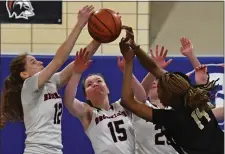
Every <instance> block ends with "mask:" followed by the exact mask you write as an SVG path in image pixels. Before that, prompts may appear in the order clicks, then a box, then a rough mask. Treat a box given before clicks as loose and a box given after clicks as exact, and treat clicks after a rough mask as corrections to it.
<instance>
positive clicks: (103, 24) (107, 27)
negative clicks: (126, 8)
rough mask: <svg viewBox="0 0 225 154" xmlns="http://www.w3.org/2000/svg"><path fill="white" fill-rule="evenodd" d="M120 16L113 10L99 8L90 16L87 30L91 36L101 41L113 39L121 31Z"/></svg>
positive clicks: (107, 41)
mask: <svg viewBox="0 0 225 154" xmlns="http://www.w3.org/2000/svg"><path fill="white" fill-rule="evenodd" d="M121 27H122V22H121V19H120V16H119V15H118V14H117V13H116V12H115V11H113V10H110V9H100V10H98V11H96V12H95V13H94V14H93V15H91V16H90V18H89V20H88V32H89V34H90V35H91V37H92V38H93V39H94V40H96V41H98V42H101V43H110V42H113V41H115V40H116V39H117V38H118V37H119V35H120V33H121Z"/></svg>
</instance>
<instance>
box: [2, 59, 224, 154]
mask: <svg viewBox="0 0 225 154" xmlns="http://www.w3.org/2000/svg"><path fill="white" fill-rule="evenodd" d="M13 57H14V56H12V55H10V56H9V55H2V56H1V80H0V81H1V82H0V85H1V87H2V85H3V82H4V79H5V77H6V76H7V75H8V74H9V63H10V61H11V59H12V58H13ZM36 57H37V59H38V60H41V61H43V63H44V65H46V64H48V63H49V62H50V60H51V59H52V56H36ZM172 58H173V59H174V60H173V62H172V63H171V64H170V65H169V66H168V68H167V70H168V71H181V72H184V73H187V72H189V71H191V70H193V68H192V66H191V64H190V62H189V61H188V60H187V59H186V58H183V57H175V58H174V57H172ZM73 59H74V57H70V59H69V60H68V61H67V62H66V64H65V65H64V66H63V67H65V66H66V65H67V64H68V63H69V62H71V61H72V60H73ZM199 59H200V61H201V63H203V64H217V63H224V61H223V57H210V58H207V57H199ZM93 60H94V62H93V64H92V65H91V67H90V68H89V69H88V70H87V71H86V72H85V73H84V74H83V76H86V75H87V74H89V73H102V74H103V75H104V76H105V78H106V81H107V83H108V86H109V88H110V93H111V94H110V101H111V102H114V101H116V100H118V99H119V98H120V93H121V88H122V73H121V72H120V71H119V69H118V66H117V59H116V57H113V56H95V57H93ZM223 69H224V68H223V67H220V66H217V67H213V66H212V67H209V69H208V71H209V73H218V74H221V73H223ZM134 74H135V75H136V77H137V78H138V79H139V81H141V80H142V79H143V77H144V76H145V75H146V71H145V70H144V68H143V67H142V66H141V65H140V64H139V62H138V61H137V60H136V61H135V67H134ZM191 79H193V75H192V76H191ZM221 80H223V79H221ZM63 90H64V89H62V90H60V94H61V96H63ZM218 90H222V85H220V87H219V89H218ZM219 97H220V98H221V99H224V95H219ZM77 98H78V99H80V100H83V101H84V100H85V99H84V95H83V91H82V89H81V87H80V86H79V87H78V92H77ZM34 114H35V113H34ZM62 119H63V120H62V139H63V146H64V148H63V151H64V154H92V153H93V150H92V147H91V144H90V142H89V140H88V138H87V137H86V135H85V134H84V131H83V128H82V126H81V124H80V122H79V121H78V120H77V118H75V117H73V116H72V115H71V114H70V113H68V110H67V109H66V108H64V113H63V118H62ZM222 123H223V122H222ZM221 127H222V129H223V125H221ZM24 139H25V131H24V126H23V124H22V123H13V124H11V123H9V124H7V126H6V127H5V128H4V129H3V130H1V147H0V150H1V151H0V153H1V154H22V153H23V150H24Z"/></svg>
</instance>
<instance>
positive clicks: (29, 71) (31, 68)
mask: <svg viewBox="0 0 225 154" xmlns="http://www.w3.org/2000/svg"><path fill="white" fill-rule="evenodd" d="M43 68H44V66H43V63H42V62H41V61H38V60H36V59H35V58H34V57H33V56H31V55H28V56H27V57H26V64H25V72H24V73H23V74H25V75H24V76H23V78H27V77H30V76H33V75H34V74H36V73H37V72H40V71H41V70H43Z"/></svg>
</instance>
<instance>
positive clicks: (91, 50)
mask: <svg viewBox="0 0 225 154" xmlns="http://www.w3.org/2000/svg"><path fill="white" fill-rule="evenodd" d="M100 45H101V43H100V42H98V41H95V40H92V41H91V42H90V43H89V44H88V45H87V47H86V48H87V51H88V52H89V55H88V57H89V59H90V58H91V57H92V56H93V55H94V54H95V52H96V51H97V50H98V48H99V47H100Z"/></svg>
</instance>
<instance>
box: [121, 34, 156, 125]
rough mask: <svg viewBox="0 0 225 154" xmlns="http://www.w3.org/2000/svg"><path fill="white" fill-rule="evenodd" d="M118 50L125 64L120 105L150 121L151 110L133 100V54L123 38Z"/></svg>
mask: <svg viewBox="0 0 225 154" xmlns="http://www.w3.org/2000/svg"><path fill="white" fill-rule="evenodd" d="M120 50H121V53H122V54H123V57H124V58H125V62H126V64H125V70H124V75H123V88H122V97H121V105H122V106H123V107H124V108H126V109H128V110H129V111H131V112H132V113H134V114H136V115H137V116H139V117H141V118H144V119H146V120H149V121H151V120H152V109H151V108H149V107H148V106H147V105H145V104H143V103H141V102H139V101H137V100H136V99H135V98H134V93H133V90H132V87H131V86H132V71H133V58H134V52H133V51H132V50H131V49H130V48H129V45H128V44H126V41H125V39H124V38H123V39H122V40H121V42H120Z"/></svg>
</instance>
